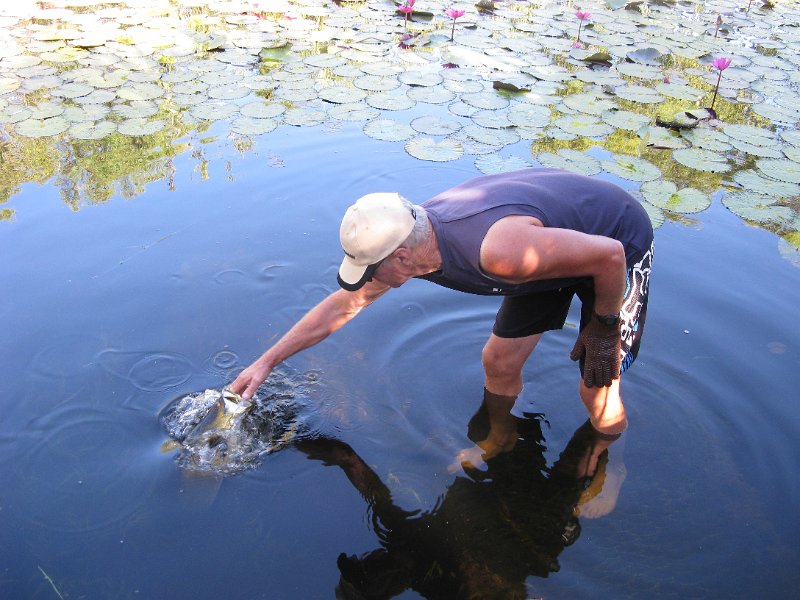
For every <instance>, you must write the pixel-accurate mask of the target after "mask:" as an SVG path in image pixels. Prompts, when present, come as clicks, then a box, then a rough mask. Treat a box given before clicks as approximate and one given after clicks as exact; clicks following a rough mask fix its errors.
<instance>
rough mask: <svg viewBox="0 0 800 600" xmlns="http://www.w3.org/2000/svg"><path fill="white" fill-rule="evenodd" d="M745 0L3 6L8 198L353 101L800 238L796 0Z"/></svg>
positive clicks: (395, 118) (72, 1)
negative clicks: (777, 6) (783, 3)
mask: <svg viewBox="0 0 800 600" xmlns="http://www.w3.org/2000/svg"><path fill="white" fill-rule="evenodd" d="M740 4H741V3H740V2H739V3H737V2H734V1H730V0H714V1H709V2H700V1H697V0H695V1H687V2H680V3H678V2H672V1H671V0H660V1H658V2H647V1H644V2H625V1H624V0H612V1H609V2H596V1H592V2H586V3H581V4H574V3H572V2H550V1H543V2H522V1H517V0H510V1H509V2H502V3H501V2H489V1H482V2H480V3H478V4H475V5H471V6H470V5H467V4H464V5H460V6H458V5H452V4H449V3H444V2H441V1H439V0H417V1H416V2H406V3H405V4H402V5H401V4H400V3H395V2H392V1H390V0H372V1H367V2H346V1H345V2H335V3H334V2H329V1H327V0H302V1H300V0H266V1H261V0H259V1H258V2H256V1H245V0H218V1H214V0H169V1H167V0H138V1H137V2H130V3H126V2H124V1H115V2H113V3H109V2H102V1H100V0H53V1H51V2H39V3H37V7H36V8H33V9H31V8H30V6H25V7H15V6H11V7H3V8H0V28H1V29H0V36H2V38H3V44H2V45H0V181H2V183H1V184H0V205H2V204H6V205H8V203H9V200H11V199H12V198H13V196H14V194H16V193H17V192H18V191H19V189H20V187H21V186H22V185H23V184H25V183H34V182H35V183H39V184H46V183H48V182H52V184H54V185H55V186H56V187H57V188H58V189H59V190H60V193H61V195H62V198H63V200H64V202H65V203H66V204H67V205H68V206H70V207H71V208H72V209H74V210H78V209H79V208H80V207H81V206H82V205H85V204H93V203H98V202H105V201H107V200H109V199H111V198H112V197H114V196H115V195H121V196H123V197H126V198H131V197H135V196H136V195H138V194H140V193H141V192H142V191H143V190H144V187H145V186H146V185H147V184H148V183H150V182H155V181H167V182H170V186H172V183H171V182H172V180H173V178H174V175H175V169H176V167H175V163H174V159H175V158H176V157H177V156H179V155H183V154H185V155H186V156H187V157H191V160H194V161H196V166H195V167H194V170H195V171H196V172H198V173H199V174H200V176H201V177H205V175H204V174H206V173H207V170H208V159H207V158H206V156H205V153H204V152H203V147H204V145H206V144H208V143H211V142H216V141H217V140H218V139H219V138H218V135H209V133H208V132H209V129H210V128H211V127H212V126H215V132H218V131H223V132H227V135H228V143H229V144H230V145H231V146H232V147H233V148H235V149H236V150H237V151H239V152H247V151H248V149H249V148H251V147H252V140H253V138H256V137H259V136H268V135H269V134H270V132H272V131H274V130H275V129H277V128H278V127H287V126H289V127H292V126H294V127H315V126H319V125H323V124H324V125H326V126H329V127H330V125H331V124H332V123H337V122H338V123H341V122H353V123H360V124H361V126H362V127H363V130H364V133H365V135H368V136H371V137H373V138H376V139H380V140H386V141H389V142H394V143H397V142H401V143H403V144H404V147H405V149H406V151H407V152H408V153H409V154H410V155H411V156H414V157H415V158H417V159H419V160H428V161H450V160H457V159H461V158H463V157H464V156H474V163H475V167H476V168H477V169H478V170H480V171H482V172H485V173H488V172H496V171H502V170H509V169H515V168H520V167H524V166H532V165H537V164H541V165H545V166H558V167H561V168H567V169H571V170H574V171H577V172H581V173H586V174H597V173H601V172H607V173H610V174H613V175H614V176H616V177H620V178H622V179H626V180H629V181H630V182H632V183H631V185H630V187H631V188H637V187H638V188H639V192H638V193H639V194H640V195H641V199H642V201H643V202H645V204H646V207H647V208H648V210H649V212H650V214H651V216H652V218H653V220H654V222H655V223H656V224H658V223H660V222H663V220H664V219H665V218H671V219H680V218H681V217H679V215H681V214H691V213H695V212H698V211H702V210H704V209H705V208H707V207H708V206H709V205H710V204H711V201H712V199H716V198H721V200H722V202H723V203H724V204H725V206H726V207H727V208H729V209H730V210H731V211H732V212H734V213H736V214H737V215H739V216H740V217H741V218H742V219H745V220H746V221H748V222H751V223H754V224H757V225H758V226H761V227H764V228H767V229H770V230H773V231H776V232H777V233H779V234H780V235H782V236H783V237H784V238H785V239H787V240H788V241H790V242H791V243H793V244H795V245H798V238H800V233H798V231H800V216H799V214H798V198H799V197H800V133H798V132H797V129H796V125H797V122H798V120H800V96H799V95H798V92H797V86H798V83H800V75H798V73H800V71H799V70H798V69H797V67H798V66H800V51H799V50H800V35H798V34H797V33H796V31H795V30H796V27H795V26H794V25H795V24H796V23H797V21H798V19H800V10H798V9H797V8H795V7H782V8H781V10H780V11H774V10H770V7H769V5H766V4H763V3H760V2H757V3H755V4H753V3H751V5H749V6H743V5H742V6H740ZM456 25H457V26H456ZM723 71H724V73H723ZM420 104H422V105H424V106H425V107H426V113H427V114H428V115H429V116H427V117H425V118H420V117H419V110H416V111H412V110H411V109H413V108H414V107H415V106H417V105H420ZM224 135H225V133H223V137H224ZM273 164H275V165H279V164H280V161H275V162H274V163H273ZM13 215H14V209H13V208H10V207H8V206H5V207H3V206H0V219H10V218H13Z"/></svg>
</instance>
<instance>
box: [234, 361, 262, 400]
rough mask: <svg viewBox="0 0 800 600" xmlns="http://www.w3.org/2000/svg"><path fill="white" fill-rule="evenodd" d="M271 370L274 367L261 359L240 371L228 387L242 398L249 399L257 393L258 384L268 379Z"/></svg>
mask: <svg viewBox="0 0 800 600" xmlns="http://www.w3.org/2000/svg"><path fill="white" fill-rule="evenodd" d="M271 371H272V367H270V366H269V365H267V364H265V363H264V362H263V361H261V360H260V359H259V360H257V361H255V362H254V363H253V364H252V365H250V366H249V367H247V368H246V369H245V370H244V371H242V372H241V373H239V376H238V377H237V378H236V379H234V380H233V383H231V384H230V386H228V387H229V389H230V390H231V391H232V392H234V393H236V394H239V395H240V396H241V397H242V400H245V401H248V400H250V398H252V397H253V394H255V393H256V390H257V389H258V386H260V385H261V384H262V383H264V381H266V379H267V377H269V374H270V372H271Z"/></svg>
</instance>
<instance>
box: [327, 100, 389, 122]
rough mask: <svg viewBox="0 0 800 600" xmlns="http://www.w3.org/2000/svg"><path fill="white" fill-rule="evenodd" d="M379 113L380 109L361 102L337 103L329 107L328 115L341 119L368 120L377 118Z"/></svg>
mask: <svg viewBox="0 0 800 600" xmlns="http://www.w3.org/2000/svg"><path fill="white" fill-rule="evenodd" d="M379 114H380V111H379V110H378V109H376V108H372V107H371V106H368V105H366V104H363V103H361V102H349V103H346V104H336V105H334V106H332V107H331V108H330V109H328V115H329V116H330V117H332V118H334V119H338V120H339V121H367V120H369V119H374V118H376V117H377V116H378V115H379Z"/></svg>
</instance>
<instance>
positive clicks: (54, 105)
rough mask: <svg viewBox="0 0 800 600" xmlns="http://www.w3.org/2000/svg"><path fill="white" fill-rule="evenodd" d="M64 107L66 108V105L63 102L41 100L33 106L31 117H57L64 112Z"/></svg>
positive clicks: (41, 118) (40, 118)
mask: <svg viewBox="0 0 800 600" xmlns="http://www.w3.org/2000/svg"><path fill="white" fill-rule="evenodd" d="M64 109H66V106H65V105H63V104H62V103H61V102H53V101H51V100H46V101H45V102H39V104H36V105H34V106H32V107H31V119H39V120H43V119H49V118H50V117H57V116H59V115H62V114H64Z"/></svg>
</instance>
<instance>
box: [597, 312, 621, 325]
mask: <svg viewBox="0 0 800 600" xmlns="http://www.w3.org/2000/svg"><path fill="white" fill-rule="evenodd" d="M594 318H595V319H597V320H598V321H599V322H600V323H602V324H603V325H605V326H607V327H612V326H614V325H616V324H617V323H618V322H619V313H617V314H616V315H598V314H597V313H594Z"/></svg>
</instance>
